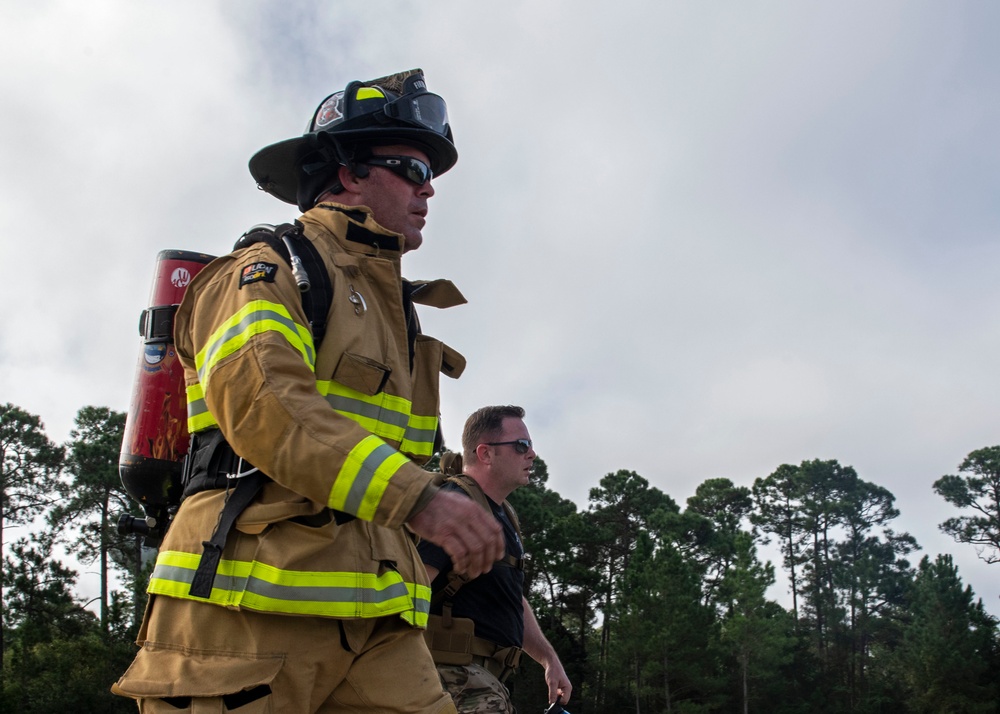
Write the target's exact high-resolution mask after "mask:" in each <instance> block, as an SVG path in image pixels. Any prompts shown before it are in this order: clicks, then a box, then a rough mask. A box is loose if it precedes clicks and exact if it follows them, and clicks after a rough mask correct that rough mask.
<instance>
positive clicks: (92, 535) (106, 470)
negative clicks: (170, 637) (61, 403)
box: [48, 407, 141, 631]
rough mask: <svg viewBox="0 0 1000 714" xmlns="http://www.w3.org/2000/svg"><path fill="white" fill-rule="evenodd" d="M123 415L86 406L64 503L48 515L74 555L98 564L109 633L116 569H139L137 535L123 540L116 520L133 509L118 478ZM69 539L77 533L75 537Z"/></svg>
mask: <svg viewBox="0 0 1000 714" xmlns="http://www.w3.org/2000/svg"><path fill="white" fill-rule="evenodd" d="M124 432H125V414H124V413H122V412H115V411H112V410H110V409H108V408H107V407H83V408H82V409H80V411H79V412H78V413H77V416H76V426H75V428H74V429H73V431H71V432H70V442H69V444H68V451H69V457H68V458H67V461H66V466H67V471H68V472H69V478H68V479H67V480H65V481H61V482H60V483H59V493H60V495H61V496H62V498H61V499H60V502H59V503H58V504H57V505H56V506H55V507H54V508H53V509H52V510H51V511H50V512H49V518H48V520H49V523H50V525H51V526H52V528H53V531H54V532H57V533H63V534H66V535H65V537H64V540H65V541H67V542H68V546H69V549H70V552H72V553H74V554H75V555H76V556H77V557H79V558H80V560H81V561H82V562H84V563H94V562H97V563H98V564H99V569H100V576H101V594H100V598H99V599H100V607H101V627H102V628H103V629H104V630H105V631H106V630H107V629H108V627H109V624H108V608H109V603H110V596H111V593H110V586H109V582H110V571H111V569H112V567H113V566H117V567H118V568H120V569H121V570H122V571H123V572H124V573H125V574H126V576H131V575H133V574H135V573H136V572H138V570H139V569H140V568H141V551H139V552H137V538H138V537H137V536H135V535H121V534H119V533H118V531H117V528H116V527H115V524H116V521H117V516H118V514H120V513H125V512H127V510H128V509H129V508H130V507H131V506H132V505H133V503H132V500H131V498H130V497H129V495H128V493H127V492H126V490H125V488H124V486H123V485H122V482H121V478H120V476H119V473H118V458H119V453H120V450H121V444H122V436H123V434H124ZM69 534H75V537H72V536H70V535H69Z"/></svg>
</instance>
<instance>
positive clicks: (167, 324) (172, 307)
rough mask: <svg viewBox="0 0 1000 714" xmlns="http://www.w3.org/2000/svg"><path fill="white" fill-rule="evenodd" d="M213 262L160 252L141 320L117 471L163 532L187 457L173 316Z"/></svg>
mask: <svg viewBox="0 0 1000 714" xmlns="http://www.w3.org/2000/svg"><path fill="white" fill-rule="evenodd" d="M214 257H215V256H211V255H206V254H205V253H193V252H190V251H184V250H162V251H160V253H159V254H158V255H157V256H156V261H157V262H156V276H155V278H154V279H153V288H152V291H151V293H150V300H149V305H150V307H148V308H146V309H145V310H143V311H142V314H141V315H140V316H139V334H140V335H141V336H142V353H141V354H140V355H139V365H138V367H137V368H136V372H135V382H134V383H133V386H132V402H131V405H130V406H129V412H128V419H127V420H126V422H125V436H124V438H123V439H122V450H121V457H120V459H119V462H118V468H119V473H120V474H121V479H122V484H123V485H124V486H125V489H126V490H127V491H128V492H129V494H130V495H131V496H132V497H133V498H135V499H136V500H137V501H139V502H140V503H142V505H143V508H144V509H145V511H146V514H147V518H146V521H147V522H149V526H150V528H158V529H163V528H165V527H166V519H167V518H168V515H167V513H168V509H171V508H176V506H177V504H178V503H179V502H180V496H181V469H182V465H183V461H184V456H185V455H186V454H187V452H188V430H187V399H186V396H185V390H184V369H183V367H181V363H180V361H179V360H178V359H177V352H176V350H175V349H174V331H173V325H174V313H176V312H177V306H178V305H179V304H180V301H181V298H182V297H183V296H184V290H185V289H186V288H187V286H188V284H189V283H190V282H191V279H192V278H193V277H194V276H195V275H197V274H198V272H199V271H200V270H201V269H202V268H204V267H205V265H206V264H207V263H209V262H211V261H212V260H213V259H214ZM150 521H152V522H150Z"/></svg>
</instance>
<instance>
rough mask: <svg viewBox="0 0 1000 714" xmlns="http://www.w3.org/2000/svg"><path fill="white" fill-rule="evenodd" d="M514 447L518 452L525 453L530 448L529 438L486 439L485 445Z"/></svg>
mask: <svg viewBox="0 0 1000 714" xmlns="http://www.w3.org/2000/svg"><path fill="white" fill-rule="evenodd" d="M508 444H509V445H511V446H513V447H514V451H516V452H517V453H519V454H526V453H528V450H529V449H531V439H517V440H515V441H487V442H486V446H507V445H508Z"/></svg>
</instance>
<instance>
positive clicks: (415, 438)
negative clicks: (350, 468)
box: [326, 394, 437, 444]
mask: <svg viewBox="0 0 1000 714" xmlns="http://www.w3.org/2000/svg"><path fill="white" fill-rule="evenodd" d="M326 401H327V403H328V404H329V405H330V406H331V407H333V408H334V409H336V410H337V411H338V412H341V413H342V414H344V415H346V416H352V417H353V416H358V417H361V418H363V419H371V420H373V421H377V422H379V423H380V424H386V425H387V426H389V427H395V428H397V429H401V430H402V432H403V438H402V439H401V440H400V441H404V442H411V443H415V444H433V443H434V437H435V436H436V435H437V431H436V430H435V429H420V428H418V427H415V426H413V425H412V424H410V420H411V419H412V418H413V415H411V414H405V413H403V412H398V411H395V410H392V409H383V408H382V407H380V406H378V405H377V404H371V403H369V402H365V401H362V400H360V399H351V398H350V397H345V396H343V395H342V394H328V395H327V396H326ZM376 434H377V435H378V436H382V437H386V438H389V439H392V440H393V441H395V440H396V439H397V435H396V434H393V433H386V432H382V431H377V432H376Z"/></svg>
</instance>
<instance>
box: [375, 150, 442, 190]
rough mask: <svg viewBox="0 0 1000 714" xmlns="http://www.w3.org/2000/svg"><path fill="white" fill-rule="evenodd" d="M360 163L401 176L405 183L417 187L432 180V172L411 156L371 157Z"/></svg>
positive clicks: (428, 167)
mask: <svg viewBox="0 0 1000 714" xmlns="http://www.w3.org/2000/svg"><path fill="white" fill-rule="evenodd" d="M361 163H363V164H366V165H368V166H381V167H383V168H386V169H389V170H390V171H392V172H393V173H394V174H396V175H397V176H402V177H403V178H405V179H406V180H407V181H412V182H413V183H415V184H417V186H423V185H424V184H425V183H427V182H428V181H430V180H431V179H432V178H434V172H433V171H431V167H430V166H428V165H427V164H425V163H424V162H423V161H421V160H420V159H415V158H413V157H412V156H372V157H371V158H368V159H365V160H364V161H362V162H361Z"/></svg>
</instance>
